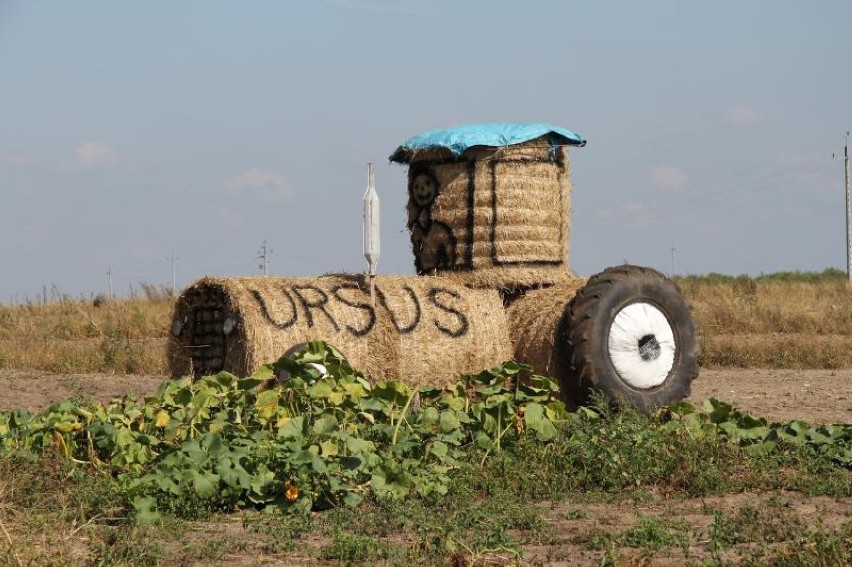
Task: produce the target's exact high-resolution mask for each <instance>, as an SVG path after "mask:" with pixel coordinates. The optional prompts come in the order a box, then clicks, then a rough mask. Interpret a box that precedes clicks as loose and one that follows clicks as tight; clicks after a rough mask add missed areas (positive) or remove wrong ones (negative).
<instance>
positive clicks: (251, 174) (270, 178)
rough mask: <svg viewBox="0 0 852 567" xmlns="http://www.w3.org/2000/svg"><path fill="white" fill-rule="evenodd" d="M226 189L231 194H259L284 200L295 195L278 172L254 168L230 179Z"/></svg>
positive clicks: (267, 197)
mask: <svg viewBox="0 0 852 567" xmlns="http://www.w3.org/2000/svg"><path fill="white" fill-rule="evenodd" d="M225 190H226V191H227V192H228V193H229V194H231V195H246V194H249V195H257V196H259V197H263V198H266V199H274V200H284V199H289V198H290V197H291V196H292V195H293V190H292V189H290V186H289V185H288V184H287V182H286V181H285V180H284V178H283V177H281V176H280V175H278V174H277V173H272V172H271V171H267V170H265V169H260V168H252V169H249V170H246V171H245V172H243V173H241V174H240V175H238V176H236V177H234V178H232V179H230V180H229V181H228V182H227V183H226V184H225Z"/></svg>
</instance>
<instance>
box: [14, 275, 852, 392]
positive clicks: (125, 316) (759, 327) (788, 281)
mask: <svg viewBox="0 0 852 567" xmlns="http://www.w3.org/2000/svg"><path fill="white" fill-rule="evenodd" d="M676 282H677V284H678V285H679V286H680V288H681V290H682V291H683V292H684V294H685V295H686V296H687V298H688V299H689V301H690V303H691V304H692V305H693V307H694V313H695V317H696V319H697V321H698V326H699V330H700V332H701V335H702V337H701V342H702V358H701V362H702V365H703V366H711V367H712V366H717V367H718V366H737V367H746V368H748V367H761V368H852V293H850V292H847V290H846V285H845V276H844V274H843V273H842V272H839V271H837V270H827V271H826V272H823V273H821V274H812V273H805V274H797V273H793V274H773V275H770V276H764V277H759V278H749V277H746V276H740V277H731V276H720V275H716V274H711V275H708V276H688V277H679V278H676ZM173 306H174V301H173V299H172V298H170V297H168V295H167V294H164V293H147V291H146V293H145V294H144V297H137V298H133V299H129V300H122V301H117V302H114V303H113V302H102V303H101V304H100V306H99V307H96V306H95V305H94V304H93V302H92V301H87V300H82V299H71V298H68V297H63V296H56V297H54V299H53V301H46V302H38V303H34V302H30V303H28V304H26V305H18V306H3V305H0V368H16V369H33V370H44V371H49V372H62V373H87V372H109V373H111V372H115V373H128V374H162V375H165V374H167V372H168V365H167V362H166V342H167V336H168V329H169V326H170V322H171V316H172V309H173Z"/></svg>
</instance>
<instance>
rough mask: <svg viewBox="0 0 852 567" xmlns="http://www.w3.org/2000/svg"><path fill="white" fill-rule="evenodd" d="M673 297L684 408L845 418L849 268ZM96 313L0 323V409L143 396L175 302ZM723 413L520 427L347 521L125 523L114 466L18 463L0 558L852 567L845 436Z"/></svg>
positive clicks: (13, 460) (4, 495)
mask: <svg viewBox="0 0 852 567" xmlns="http://www.w3.org/2000/svg"><path fill="white" fill-rule="evenodd" d="M678 284H679V285H680V286H681V289H682V290H683V291H684V293H685V294H686V295H687V297H688V298H689V299H690V302H691V303H692V305H693V307H694V312H695V315H696V319H697V320H698V323H699V327H700V330H701V333H702V339H701V340H702V346H703V353H702V370H701V376H700V378H699V379H698V380H697V381H696V382H695V384H694V387H693V395H692V397H691V398H690V400H691V401H692V402H693V403H694V404H695V405H697V406H701V404H703V403H704V402H705V401H707V400H709V399H710V398H717V399H719V400H722V401H723V402H728V403H731V404H733V405H734V406H736V407H737V408H739V409H741V410H743V411H744V412H745V413H746V414H750V415H752V416H755V417H765V418H767V420H768V421H769V422H779V423H781V424H788V425H786V426H785V427H787V429H784V426H778V427H780V429H777V431H792V430H793V429H796V428H799V427H800V426H798V425H796V426H791V425H789V424H790V422H794V420H806V421H808V422H811V423H815V424H821V423H822V424H831V423H840V424H849V423H852V294H849V293H847V292H846V289H845V282H844V280H843V277H842V274H839V273H837V272H836V271H828V272H825V273H822V274H776V275H773V276H770V277H764V278H756V279H754V278H747V277H738V278H733V277H726V276H716V275H712V276H705V277H701V278H698V277H688V278H680V279H678ZM97 303H98V304H99V305H98V306H97V307H96V306H95V305H94V304H93V302H92V301H90V300H81V299H78V298H69V297H65V296H62V295H61V294H60V293H58V292H54V294H53V297H51V298H47V297H45V298H44V301H33V302H30V303H27V304H24V305H17V306H5V307H0V392H2V393H0V409H11V408H15V407H24V408H28V409H30V410H32V411H41V410H43V409H45V408H46V407H47V406H48V405H49V404H51V403H53V402H56V401H59V400H62V399H66V398H69V397H71V398H74V399H75V400H78V403H79V404H82V405H85V404H86V403H87V402H85V400H100V401H102V402H108V401H109V400H110V399H111V398H113V397H114V396H117V395H121V394H124V393H133V394H152V393H154V392H155V391H156V390H157V388H158V387H159V385H160V383H161V381H162V380H163V379H164V373H165V360H164V354H163V345H164V343H165V336H166V329H167V328H168V323H169V316H170V309H171V305H172V299H171V298H170V297H169V296H168V294H165V293H162V291H160V290H157V289H155V288H151V287H146V288H143V294H142V295H141V296H139V297H136V298H132V299H130V300H126V301H120V302H116V303H112V302H102V301H98V302H97ZM525 403H527V406H528V405H529V404H530V403H533V402H525ZM510 409H511V408H510ZM515 409H517V408H515ZM708 411H709V410H708ZM713 412H715V414H714V413H713ZM718 413H719V410H718V408H717V409H716V410H713V411H712V412H709V413H707V412H705V413H702V412H700V411H699V412H698V413H695V414H690V415H695V416H703V417H701V418H700V419H703V420H704V421H702V422H701V423H703V425H702V426H701V427H699V428H698V429H696V428H695V427H696V426H695V425H694V422H692V421H689V420H690V419H692V418H688V417H684V416H679V415H678V416H675V417H672V416H661V415H657V416H651V417H646V416H641V415H636V414H634V413H632V412H629V411H623V412H618V413H612V412H610V411H609V410H608V409H606V408H602V407H599V408H597V409H593V410H590V411H589V415H594V417H588V416H587V417H586V418H584V417H582V416H579V417H578V416H575V417H572V418H571V419H570V420H568V421H565V422H561V421H558V420H557V427H556V429H555V430H554V433H553V435H554V437H553V438H551V439H548V440H547V441H546V442H544V441H542V440H541V439H538V438H537V437H546V436H543V435H531V434H530V432H531V431H533V429H534V427H535V424H536V422H530V421H529V420H528V421H527V423H528V424H529V423H532V424H533V425H532V428H531V427H528V428H527V431H523V428H519V429H518V431H515V430H514V429H512V430H509V433H508V434H507V435H506V438H505V440H504V441H503V445H502V446H499V447H498V448H499V450H496V449H494V448H493V447H492V448H491V449H489V450H487V451H478V450H474V449H471V450H470V451H469V452H470V453H471V455H472V456H469V455H468V454H467V453H464V454H459V455H457V456H456V458H455V461H454V462H455V465H454V466H453V467H452V470H451V472H450V473H449V477H448V478H449V481H448V483H447V484H446V490H447V494H446V495H443V496H439V497H436V496H435V495H431V496H430V495H425V496H424V495H422V494H421V495H417V494H416V493H414V492H412V493H406V494H405V495H404V496H403V497H401V498H398V497H391V496H390V495H388V494H384V495H382V494H378V495H376V494H372V493H370V492H368V493H367V494H366V495H365V500H364V502H362V503H361V504H360V505H358V506H357V507H355V508H348V507H345V506H344V507H339V508H335V509H331V510H327V511H323V512H318V511H314V512H299V511H296V510H295V509H294V508H292V507H288V506H286V505H271V506H265V507H264V506H259V505H258V506H245V505H234V504H233V503H232V502H225V501H221V502H220V503H219V504H218V505H215V504H213V503H211V502H210V501H208V500H199V499H192V498H185V497H180V498H175V499H174V503H173V506H172V505H169V506H171V507H170V508H169V509H165V510H163V511H162V514H161V515H160V518H159V520H158V521H157V522H154V523H146V522H140V521H139V520H140V517H139V514H138V510H136V511H135V512H134V506H133V505H131V503H130V502H129V501H128V497H127V495H126V493H124V492H122V490H123V489H122V488H121V487H120V486H119V484H118V483H117V481H116V478H115V477H116V475H117V474H118V476H120V474H119V472H117V471H118V469H114V470H113V474H112V475H110V474H104V468H103V467H98V466H92V465H79V464H78V465H75V464H73V463H72V462H70V461H69V460H68V459H66V458H63V457H61V451H57V450H56V449H51V450H47V451H44V454H43V456H41V457H38V458H36V457H35V456H33V454H31V453H27V452H24V453H13V454H10V455H7V456H3V457H0V528H2V529H0V562H2V563H3V564H10V565H24V564H33V565H43V564H56V565H60V564H62V565H67V564H81V565H83V564H132V565H154V564H165V565H179V564H195V563H201V564H238V565H260V564H270V565H279V564H280V565H287V564H302V563H304V564H316V563H319V564H351V563H368V564H370V563H387V564H423V565H434V564H453V565H471V564H506V563H510V564H511V563H524V564H552V565H561V564H572V565H573V564H579V565H599V564H610V565H647V564H653V565H680V564H708V565H724V564H755V565H764V564H785V565H844V564H850V563H852V473H850V465H852V435H849V434H848V431H847V429H843V428H841V429H836V430H835V429H831V428H828V429H826V428H824V427H823V428H820V427H814V428H812V429H808V430H807V431H806V432H805V433H804V436H805V437H806V438H807V439H808V441H807V442H804V443H793V442H792V441H790V442H788V441H784V442H782V441H778V442H777V446H776V444H773V443H774V442H773V443H770V444H766V442H765V441H761V443H758V442H757V441H756V440H755V439H752V437H754V436H755V435H758V432H760V433H759V435H762V436H764V437H761V440H763V439H769V438H770V437H766V435H768V434H767V433H766V432H767V431H769V430H770V429H771V428H770V427H769V425H768V424H763V422H759V421H756V420H752V421H749V419H750V418H748V417H741V418H739V417H738V418H737V420H738V421H736V428H735V429H730V428H729V427H730V426H729V425H725V423H728V422H725V423H722V422H720V423H719V424H716V423H715V422H713V419H716V418H714V417H712V416H713V415H717V414H718ZM517 415H521V414H517ZM717 417H718V415H717ZM725 419H727V418H725ZM681 421H683V423H684V426H683V427H680V426H677V427H672V424H676V423H680V422H681ZM560 423H561V425H560ZM690 423H692V424H693V425H689V424H690ZM474 425H475V424H474ZM467 427H473V425H470V426H467ZM790 427H793V429H790ZM726 428H728V429H726ZM767 428H768V429H767ZM462 430H464V428H462ZM462 430H460V431H462ZM0 431H2V426H0ZM465 431H466V430H465ZM484 431H489V430H487V428H486V429H485V430H484ZM536 431H537V430H536ZM796 431H798V429H796ZM802 431H804V430H802ZM398 434H399V426H398V425H397V431H395V432H394V441H396V435H398ZM750 436H751V437H750ZM782 437H783V435H782ZM829 438H831V439H830V440H829V441H826V439H829ZM51 439H52V438H48V441H47V445H46V446H49V447H53V446H54V444H55V443H56V440H55V439H52V440H51ZM750 439H751V440H750ZM375 442H376V443H379V441H378V438H376V440H375ZM63 443H64V441H63ZM62 446H65V445H62ZM84 449H85V448H81V449H80V450H81V451H82V450H84ZM412 450H413V449H412ZM477 451H478V452H477ZM81 455H82V454H80V455H76V457H77V458H78V460H86V459H82V458H80V457H81ZM845 455H848V460H846V459H847V456H845ZM474 457H475V458H474ZM419 459H420V460H419V461H418V462H420V463H426V462H427V461H428V456H427V455H421V456H420V457H419ZM107 468H108V467H107ZM418 470H419V469H418ZM429 470H431V469H429ZM415 473H416V474H419V473H418V472H417V470H415V471H414V472H412V473H411V474H415ZM424 474H425V473H424ZM430 474H431V473H430ZM416 478H421V477H416ZM422 478H432V477H428V476H427V477H422ZM423 482H426V481H423ZM428 482H433V481H431V480H430V481H428ZM439 484H440V483H439ZM160 506H161V507H162V506H163V504H162V503H161V504H160Z"/></svg>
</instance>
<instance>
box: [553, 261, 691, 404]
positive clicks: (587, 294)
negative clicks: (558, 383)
mask: <svg viewBox="0 0 852 567" xmlns="http://www.w3.org/2000/svg"><path fill="white" fill-rule="evenodd" d="M560 334H561V341H560V343H561V344H562V345H565V346H566V349H567V352H566V353H565V354H566V357H565V359H567V360H566V362H568V366H569V367H568V369H567V372H566V373H565V374H567V379H568V381H569V384H567V385H565V386H567V388H566V389H567V390H569V394H570V393H571V392H574V393H576V394H579V396H574V400H575V401H580V402H582V401H585V400H587V399H588V396H589V394H590V393H591V392H592V391H595V390H597V391H600V392H602V393H603V394H604V396H605V397H606V398H607V399H608V400H609V401H611V402H614V403H617V404H627V405H630V406H633V407H634V408H636V409H637V410H639V411H642V412H650V411H652V410H653V409H655V408H657V407H660V406H664V405H669V404H672V403H675V402H678V401H680V400H682V399H684V398H685V397H687V396H688V395H689V393H690V388H691V384H692V380H693V379H695V378H696V377H697V376H698V351H699V345H698V333H697V330H696V325H695V321H694V319H693V318H692V312H691V308H690V306H689V304H688V303H687V301H686V299H685V298H684V297H683V295H682V294H681V292H680V290H679V289H678V287H677V285H676V284H675V283H674V282H673V281H671V280H670V279H669V278H667V277H666V276H665V275H663V274H661V273H660V272H658V271H656V270H653V269H651V268H645V267H641V266H632V265H628V264H625V265H622V266H615V267H611V268H607V269H606V270H604V271H603V272H601V273H599V274H596V275H594V276H592V277H591V278H589V281H588V282H587V283H586V285H585V286H584V287H583V288H581V289H580V291H579V292H577V294H576V295H575V296H574V298H573V299H572V300H571V302H570V303H569V305H568V310H567V312H566V315H565V317H564V318H563V320H562V325H561V329H560Z"/></svg>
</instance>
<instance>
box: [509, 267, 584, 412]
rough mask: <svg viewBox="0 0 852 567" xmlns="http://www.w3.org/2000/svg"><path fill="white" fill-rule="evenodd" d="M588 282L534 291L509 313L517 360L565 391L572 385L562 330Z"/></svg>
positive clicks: (516, 302)
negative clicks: (564, 318)
mask: <svg viewBox="0 0 852 567" xmlns="http://www.w3.org/2000/svg"><path fill="white" fill-rule="evenodd" d="M586 281H587V280H586V279H584V278H577V277H574V278H571V279H570V281H567V282H565V283H562V284H559V285H555V286H553V287H548V288H545V289H538V290H533V291H530V292H529V293H527V294H525V295H524V296H522V297H520V298H519V299H517V300H515V301H514V302H513V303H512V304H511V305H510V306H509V308H508V309H507V310H506V316H507V318H508V320H509V333H510V337H511V340H512V346H513V348H514V352H515V360H517V361H518V362H523V363H525V364H529V365H530V366H532V367H533V370H534V372H535V373H536V374H540V375H542V376H550V377H552V378H555V379H557V380H558V381H559V383H560V385H561V386H562V388H563V390H565V389H566V388H570V387H572V384H570V373H569V372H568V367H567V364H566V363H567V360H565V357H564V353H563V352H562V348H561V346H560V342H559V341H558V336H559V335H558V334H559V329H560V325H561V324H562V319H563V317H564V315H565V314H566V313H567V311H568V303H570V301H571V299H573V297H574V296H575V295H576V294H577V292H578V291H579V290H580V288H582V287H583V286H584V285H586ZM566 393H567V394H568V395H569V396H570V395H571V392H566Z"/></svg>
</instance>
